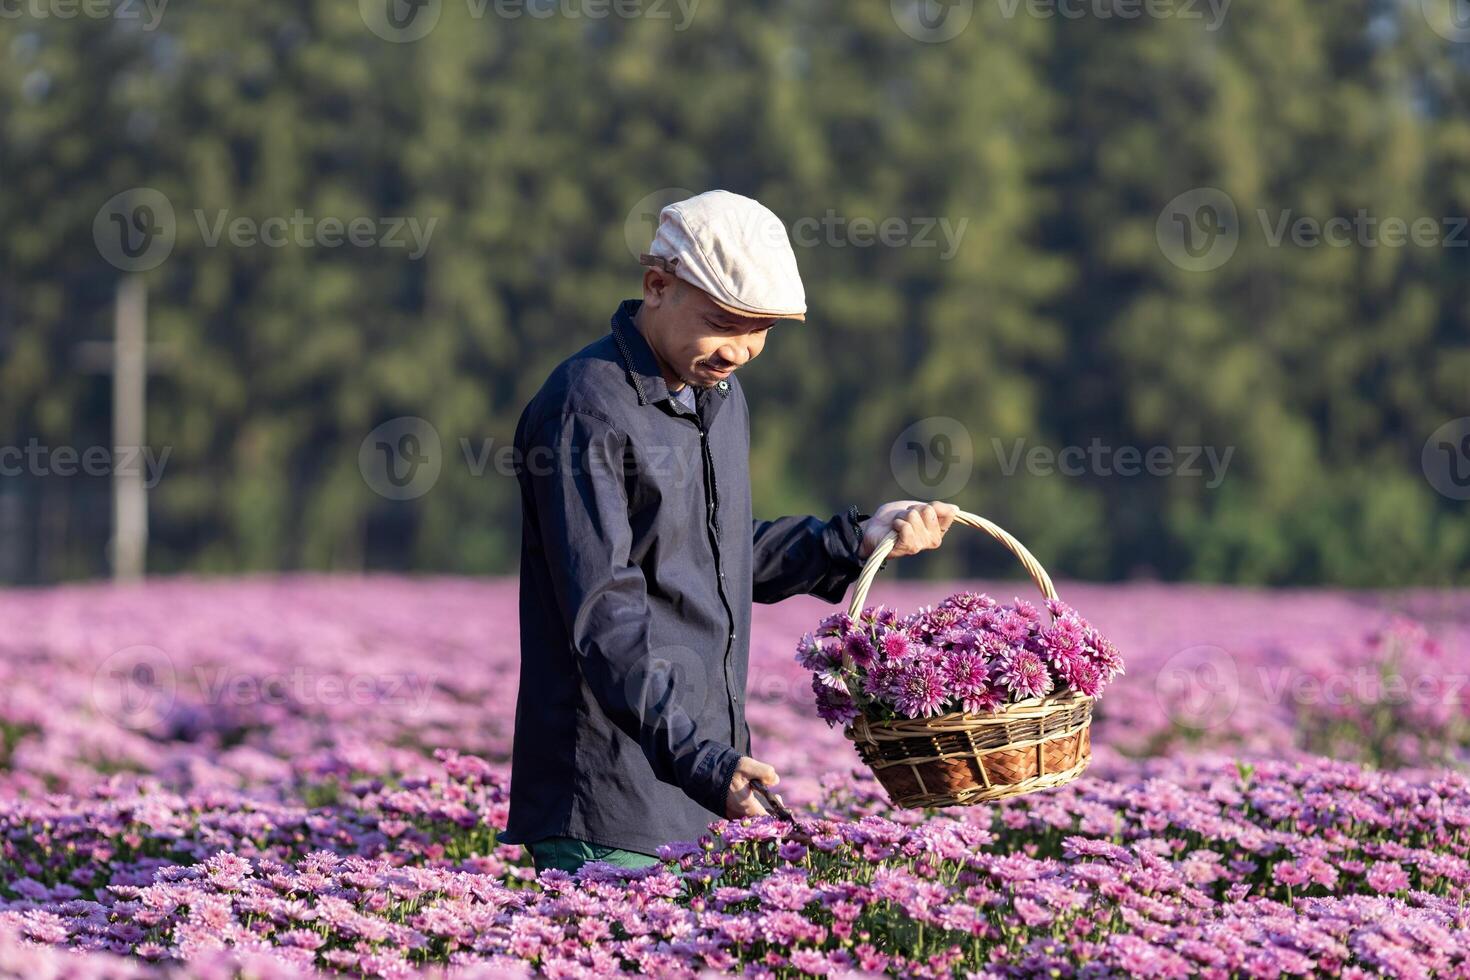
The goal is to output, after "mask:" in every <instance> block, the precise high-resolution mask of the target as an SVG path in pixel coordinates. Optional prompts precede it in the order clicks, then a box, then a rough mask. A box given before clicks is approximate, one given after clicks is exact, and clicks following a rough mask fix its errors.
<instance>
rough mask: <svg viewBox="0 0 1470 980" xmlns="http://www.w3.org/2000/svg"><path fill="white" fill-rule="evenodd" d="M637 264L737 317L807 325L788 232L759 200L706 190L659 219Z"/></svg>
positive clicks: (677, 203) (803, 293) (670, 207)
mask: <svg viewBox="0 0 1470 980" xmlns="http://www.w3.org/2000/svg"><path fill="white" fill-rule="evenodd" d="M638 262H639V264H641V265H651V266H654V267H656V268H659V269H663V270H664V271H665V272H669V273H671V274H673V275H676V276H678V277H679V278H680V279H683V280H684V281H685V282H687V283H689V284H690V285H692V286H698V287H699V288H700V289H702V290H704V291H705V292H706V293H708V294H709V298H710V299H711V300H713V301H714V302H715V304H716V305H717V306H719V307H720V308H721V309H724V310H728V311H729V312H731V313H735V314H738V315H740V316H754V317H774V318H776V319H789V320H805V319H806V291H805V290H804V289H803V288H802V286H801V275H800V273H799V272H798V271H797V268H796V255H795V254H794V253H793V252H792V250H791V240H790V239H789V238H788V237H787V235H786V227H785V226H784V225H782V224H781V219H780V218H777V217H776V215H775V214H773V213H772V212H771V210H770V209H769V208H767V207H766V206H765V205H763V204H761V203H760V202H759V201H756V200H752V199H751V198H748V197H741V196H740V195H739V194H732V193H730V192H729V191H706V192H705V193H703V194H696V195H695V196H694V197H691V198H687V199H685V200H683V201H675V202H674V203H673V204H670V205H668V206H667V207H665V208H664V209H663V210H662V211H660V212H659V213H658V231H657V233H655V234H654V236H653V244H652V245H650V246H649V248H648V252H647V253H645V254H644V255H641V256H639V258H638Z"/></svg>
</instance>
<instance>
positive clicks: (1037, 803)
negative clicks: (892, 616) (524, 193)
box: [0, 577, 1470, 978]
mask: <svg viewBox="0 0 1470 980" xmlns="http://www.w3.org/2000/svg"><path fill="white" fill-rule="evenodd" d="M961 587H965V588H973V589H976V590H984V591H988V592H989V593H990V594H991V595H993V596H995V597H996V598H998V599H1002V600H1010V599H1011V597H1012V596H1013V595H1014V594H1016V593H1018V592H1019V593H1023V595H1024V589H1025V586H1024V585H1023V584H1021V583H1014V582H1011V583H946V584H943V585H936V584H928V585H910V584H905V583H896V582H889V583H886V584H884V583H880V584H879V585H878V586H876V587H875V588H874V590H873V592H872V593H871V594H870V595H869V603H870V604H873V605H877V604H887V605H889V606H891V607H893V608H896V609H897V610H899V611H900V612H905V613H906V612H908V611H910V610H913V609H915V608H917V607H919V606H920V605H923V604H926V603H931V602H934V601H935V600H936V599H938V598H940V597H942V596H943V595H946V594H948V593H949V592H953V591H955V590H957V589H959V588H961ZM1060 591H1061V593H1062V595H1063V597H1064V599H1065V600H1066V601H1067V602H1068V604H1069V605H1070V606H1072V607H1073V608H1075V609H1077V610H1078V611H1079V612H1080V613H1081V614H1082V615H1084V616H1086V617H1087V621H1088V622H1089V623H1092V624H1094V625H1095V626H1096V627H1097V628H1098V629H1099V630H1101V631H1102V632H1103V633H1104V634H1106V636H1107V637H1108V638H1109V639H1110V640H1111V642H1112V643H1113V644H1115V645H1116V648H1117V650H1118V651H1119V653H1120V654H1121V656H1122V657H1123V658H1124V659H1125V660H1126V662H1127V671H1126V673H1125V674H1122V675H1120V676H1118V677H1117V678H1116V679H1115V680H1113V681H1112V683H1110V684H1108V686H1107V688H1106V691H1105V692H1104V693H1103V695H1102V698H1101V700H1100V701H1099V702H1098V704H1097V711H1096V714H1097V718H1096V721H1095V723H1094V724H1095V728H1094V732H1093V745H1094V761H1093V764H1092V766H1091V767H1090V768H1089V770H1088V771H1087V773H1086V774H1084V776H1083V777H1082V778H1081V779H1079V780H1077V781H1076V782H1074V783H1072V784H1069V785H1067V786H1064V787H1062V788H1059V789H1056V790H1051V791H1047V792H1044V793H1039V794H1033V795H1030V796H1025V797H1021V798H1018V799H1012V800H1008V801H1005V802H1003V803H1000V804H994V805H989V806H977V807H971V808H964V809H958V810H937V811H931V812H917V811H894V810H892V809H891V808H889V807H888V806H887V805H886V803H885V800H884V798H883V795H882V793H881V790H880V789H879V787H878V786H877V783H876V782H875V780H874V779H873V778H872V776H871V774H869V773H867V772H866V771H865V770H863V769H862V768H861V766H860V765H859V763H858V760H857V757H856V754H855V752H854V751H853V749H852V747H851V746H850V745H849V744H848V743H847V742H846V741H845V740H844V739H843V737H842V734H841V730H840V728H833V727H831V726H829V724H828V723H827V721H825V720H823V718H822V717H821V715H820V714H819V711H818V706H817V704H816V696H815V695H814V693H813V687H812V672H811V670H809V669H808V666H807V665H803V664H802V663H799V662H798V659H797V656H796V655H795V654H796V652H797V645H798V643H799V642H800V641H801V638H802V637H803V635H804V634H807V633H810V632H812V631H813V630H814V628H815V627H816V626H817V624H818V623H819V622H820V621H821V620H822V618H823V617H826V616H829V615H831V614H832V613H833V612H835V611H836V610H837V609H838V607H836V606H833V605H829V604H826V603H822V602H820V601H818V600H815V599H811V598H808V597H803V598H799V599H794V600H790V601H788V602H784V603H781V604H779V605H775V606H757V607H756V609H755V635H754V636H753V637H752V641H751V669H750V686H749V690H748V697H749V708H748V717H749V719H750V723H751V728H752V732H753V741H754V749H753V752H754V754H755V756H756V757H757V758H759V759H761V760H762V761H765V762H769V763H771V764H772V765H774V766H775V767H776V769H777V770H778V772H780V773H781V777H782V778H781V782H780V786H779V787H778V788H779V790H780V792H781V793H782V795H783V796H784V798H785V799H786V801H787V803H788V804H792V805H793V807H794V808H795V809H797V810H798V811H799V816H800V817H801V819H800V821H799V824H798V825H797V826H796V827H791V826H789V825H788V824H786V823H784V822H782V821H778V820H775V819H773V818H760V819H753V820H747V821H743V822H739V823H736V822H729V821H714V822H712V824H711V827H710V829H709V832H708V833H707V835H706V836H705V837H704V838H703V839H701V840H698V841H689V842H677V843H671V844H670V845H669V846H668V847H667V848H665V851H664V854H663V855H662V856H663V857H664V858H665V861H664V863H663V865H662V866H660V867H657V868H651V869H647V870H644V871H623V870H618V869H612V868H608V867H605V866H589V867H588V868H586V869H584V871H583V872H582V873H580V874H579V875H578V876H577V878H576V879H573V878H572V877H570V876H567V875H565V874H564V873H561V872H556V871H552V872H547V873H546V874H544V875H542V876H541V877H540V879H539V880H538V879H537V876H536V875H535V873H534V870H533V869H532V868H531V865H530V861H529V858H528V855H526V854H525V853H524V852H523V850H522V848H521V847H519V846H515V845H497V843H496V837H495V834H496V829H497V828H499V827H503V826H504V822H505V818H506V811H507V805H508V804H507V801H508V790H509V787H508V785H507V779H508V761H507V760H508V758H509V749H510V740H511V734H512V729H513V724H514V710H515V692H516V680H517V669H518V662H519V648H518V644H517V640H516V628H515V618H516V583H515V581H514V580H499V581H486V580H465V579H451V578H443V579H432V578H430V579H406V578H395V577H366V578H343V577H331V578H326V577H322V578H313V577H298V578H268V579H265V578H263V579H243V580H227V581H216V582H203V581H200V582H194V581H185V580H164V581H158V582H153V583H149V584H147V585H145V586H136V587H127V588H112V587H106V586H73V587H64V588H55V589H46V590H17V591H10V592H6V593H0V616H3V621H4V622H6V623H7V624H9V625H10V627H11V628H10V629H8V630H6V631H5V632H4V634H3V635H0V673H3V678H0V680H3V683H0V835H3V836H0V839H3V848H4V850H3V854H0V902H3V905H0V974H4V975H14V976H26V977H47V976H58V977H59V976H107V977H113V976H155V975H166V976H180V977H183V976H204V977H213V976H218V977H233V976H241V975H243V976H252V977H278V976H279V977H292V976H309V975H316V974H318V973H327V972H331V971H340V972H343V973H348V974H354V975H368V976H399V975H429V976H466V977H476V976H501V975H507V974H508V975H523V974H530V973H544V974H546V975H549V976H604V975H607V974H610V973H618V972H627V973H630V974H631V973H644V974H650V975H655V976H698V975H701V974H711V975H712V974H722V973H727V972H733V973H744V974H747V975H754V976H800V975H831V976H844V975H845V976H863V975H882V974H889V975H900V976H950V975H960V976H965V975H969V976H977V977H991V976H994V977H1002V976H1052V977H1069V976H1086V977H1105V976H1119V977H1131V976H1158V977H1176V976H1180V977H1182V976H1195V975H1199V976H1207V977H1222V978H1223V977H1237V976H1273V977H1275V976H1312V975H1324V974H1325V975H1343V976H1360V977H1366V976H1380V975H1389V976H1400V977H1432V976H1446V977H1455V976H1458V977H1470V779H1467V777H1466V775H1465V774H1464V773H1465V772H1466V771H1470V770H1467V767H1470V705H1467V704H1466V702H1467V700H1470V683H1467V681H1466V679H1465V675H1466V674H1467V673H1470V595H1464V594H1446V593H1429V592H1423V593H1417V594H1395V595H1377V594H1367V593H1361V594H1360V593H1345V592H1317V591H1292V592H1286V591H1280V592H1264V591H1246V590H1234V589H1216V588H1202V587H1168V586H1151V585H1150V586H1146V585H1133V586H1099V585H1069V584H1068V583H1061V584H1060Z"/></svg>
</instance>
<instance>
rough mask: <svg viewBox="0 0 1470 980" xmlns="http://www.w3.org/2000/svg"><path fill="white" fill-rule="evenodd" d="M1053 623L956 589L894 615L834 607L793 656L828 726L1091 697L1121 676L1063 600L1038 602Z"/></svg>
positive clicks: (1106, 649) (1112, 654)
mask: <svg viewBox="0 0 1470 980" xmlns="http://www.w3.org/2000/svg"><path fill="white" fill-rule="evenodd" d="M1046 609H1047V611H1048V612H1049V613H1051V617H1052V621H1051V622H1046V621H1045V619H1044V617H1043V616H1042V614H1041V612H1040V610H1038V609H1037V607H1036V606H1035V605H1033V604H1032V603H1030V602H1027V601H1025V600H1024V599H1019V598H1018V599H1016V600H1015V601H1014V602H1013V603H1011V604H1009V605H1001V604H1000V603H998V602H996V600H994V599H992V598H991V597H990V596H988V595H986V594H985V593H976V592H968V591H964V592H957V593H955V594H954V595H952V596H949V597H948V598H947V599H945V600H943V601H942V602H940V603H939V604H938V605H937V606H923V607H920V609H919V610H918V611H917V612H915V613H913V614H911V615H909V616H906V617H904V618H902V619H900V618H899V616H898V613H897V612H896V611H895V610H893V609H890V608H889V607H887V606H882V605H880V606H876V607H874V606H869V607H867V608H865V609H864V610H863V611H862V612H861V613H860V614H859V615H858V618H857V620H856V621H854V620H853V618H852V617H851V616H850V615H849V614H848V613H847V612H840V613H835V614H833V615H831V616H828V617H827V618H826V619H824V620H822V622H821V624H820V625H819V626H818V627H817V629H816V631H815V633H807V634H805V635H803V636H802V638H801V641H800V642H799V643H798V644H797V647H796V661H797V663H799V664H801V665H802V666H803V667H805V668H806V669H808V670H810V671H811V672H812V690H813V691H815V692H816V695H817V713H818V714H819V715H821V717H822V718H823V719H825V720H826V722H827V724H828V726H829V727H830V726H835V725H839V724H846V723H847V722H849V721H852V720H853V719H854V718H857V717H858V716H859V715H864V716H866V717H867V718H868V719H869V720H871V721H888V720H892V719H895V718H927V717H933V716H935V715H941V714H947V713H949V712H957V711H967V712H993V711H995V710H997V709H998V708H1000V707H1001V706H1003V705H1005V704H1009V703H1012V702H1016V701H1024V700H1027V699H1030V698H1037V697H1043V696H1045V695H1049V694H1056V693H1060V692H1062V691H1065V690H1076V691H1079V692H1081V693H1083V694H1086V695H1088V696H1090V697H1094V698H1095V697H1099V696H1101V694H1102V692H1103V688H1104V687H1106V686H1107V685H1108V683H1110V682H1111V681H1112V680H1113V678H1115V677H1117V676H1118V675H1120V674H1122V673H1123V661H1122V658H1121V657H1120V656H1119V655H1118V650H1117V648H1116V647H1114V646H1113V644H1112V643H1111V642H1110V641H1109V640H1108V639H1107V638H1106V637H1105V636H1103V635H1102V634H1101V633H1099V632H1098V631H1097V630H1096V629H1095V628H1094V627H1092V626H1091V625H1089V624H1088V623H1087V622H1086V621H1085V620H1084V619H1082V617H1081V616H1079V615H1077V613H1076V612H1075V611H1074V610H1073V609H1072V608H1071V607H1070V606H1068V605H1067V604H1066V603H1064V602H1062V601H1061V600H1059V599H1048V600H1046Z"/></svg>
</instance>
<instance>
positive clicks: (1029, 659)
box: [997, 650, 1053, 700]
mask: <svg viewBox="0 0 1470 980" xmlns="http://www.w3.org/2000/svg"><path fill="white" fill-rule="evenodd" d="M997 677H998V679H999V680H1000V683H1001V684H1002V685H1003V686H1004V687H1005V688H1006V689H1007V690H1009V691H1010V692H1011V693H1012V694H1014V695H1015V696H1016V698H1017V699H1020V700H1024V699H1026V698H1033V697H1041V696H1043V695H1047V694H1050V693H1051V692H1052V687H1053V683H1052V677H1051V672H1050V671H1048V670H1047V669H1046V664H1045V663H1044V662H1043V661H1042V659H1041V657H1040V656H1038V655H1037V654H1036V653H1035V652H1034V651H1031V650H1017V651H1015V652H1013V653H1012V654H1011V655H1010V656H1009V657H1007V658H1006V659H1005V660H1004V661H1002V662H1001V663H1000V664H999V669H998V671H997Z"/></svg>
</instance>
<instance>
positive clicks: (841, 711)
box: [812, 678, 858, 727]
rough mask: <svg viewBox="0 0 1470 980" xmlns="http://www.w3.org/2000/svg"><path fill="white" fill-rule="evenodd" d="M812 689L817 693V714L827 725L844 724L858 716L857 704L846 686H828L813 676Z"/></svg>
mask: <svg viewBox="0 0 1470 980" xmlns="http://www.w3.org/2000/svg"><path fill="white" fill-rule="evenodd" d="M812 689H813V691H814V692H815V693H816V695H817V716H818V717H819V718H821V719H822V720H823V721H825V722H826V723H827V725H828V726H829V727H834V726H837V725H845V724H847V723H848V722H850V721H852V720H853V719H854V718H856V717H857V716H858V710H857V705H856V704H854V703H853V700H852V697H851V696H850V695H849V694H848V693H847V689H846V688H843V689H841V690H838V689H837V688H833V687H828V686H827V685H825V684H822V683H820V682H818V681H817V680H816V679H815V678H814V679H813V680H812Z"/></svg>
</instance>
